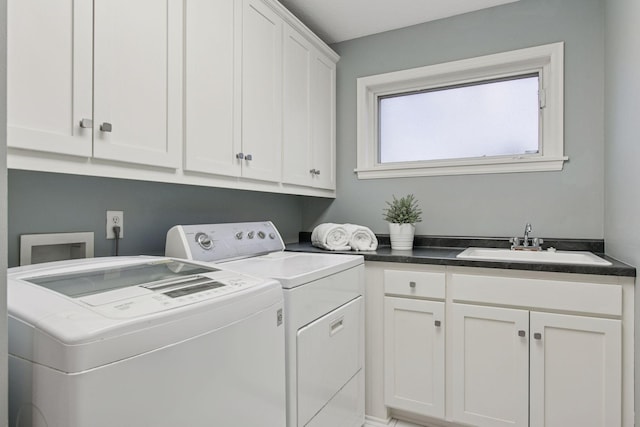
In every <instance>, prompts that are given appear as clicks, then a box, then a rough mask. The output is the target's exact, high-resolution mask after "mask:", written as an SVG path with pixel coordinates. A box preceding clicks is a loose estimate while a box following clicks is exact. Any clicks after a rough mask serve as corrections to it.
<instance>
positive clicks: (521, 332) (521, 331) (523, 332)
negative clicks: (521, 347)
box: [518, 330, 527, 337]
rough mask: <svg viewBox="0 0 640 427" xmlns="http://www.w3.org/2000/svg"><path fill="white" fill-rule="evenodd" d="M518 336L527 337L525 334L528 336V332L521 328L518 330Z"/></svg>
mask: <svg viewBox="0 0 640 427" xmlns="http://www.w3.org/2000/svg"><path fill="white" fill-rule="evenodd" d="M518 336H519V337H525V336H527V333H526V332H525V331H523V330H519V331H518Z"/></svg>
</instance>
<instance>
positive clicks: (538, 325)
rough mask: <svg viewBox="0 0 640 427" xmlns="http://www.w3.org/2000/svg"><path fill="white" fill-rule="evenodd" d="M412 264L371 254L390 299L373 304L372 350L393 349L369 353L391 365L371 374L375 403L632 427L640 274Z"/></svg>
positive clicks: (424, 414)
mask: <svg viewBox="0 0 640 427" xmlns="http://www.w3.org/2000/svg"><path fill="white" fill-rule="evenodd" d="M378 264H380V266H378ZM403 268H406V269H404V270H396V269H394V268H393V267H392V264H389V263H375V262H370V263H368V264H367V269H368V270H369V272H368V273H367V277H368V281H369V282H371V286H372V288H374V289H380V288H382V289H383V291H382V292H381V291H378V292H380V294H379V295H380V296H379V297H375V296H368V300H369V301H370V302H372V303H376V301H378V302H377V304H379V308H377V309H376V308H375V307H368V308H367V310H368V313H369V318H368V319H367V325H370V326H371V328H374V329H376V328H379V329H377V331H373V330H372V331H369V332H368V333H367V336H368V337H369V341H370V344H368V347H367V350H368V351H369V352H371V351H372V350H375V346H376V345H380V347H378V348H380V349H381V350H383V352H382V354H383V355H382V356H377V355H376V354H369V355H368V356H367V360H368V366H367V369H372V368H373V367H376V366H383V367H384V375H381V376H377V375H376V374H375V373H369V374H367V375H368V377H367V378H369V383H368V384H369V387H370V388H369V389H368V390H367V392H368V400H367V401H368V402H369V403H368V407H367V411H368V412H367V414H370V415H371V416H372V417H375V418H376V419H384V417H385V416H387V417H389V416H392V417H393V416H398V417H400V418H403V417H404V418H407V419H409V420H412V421H414V422H418V423H423V424H425V425H428V426H430V425H434V424H435V425H439V420H445V421H447V422H449V423H452V424H451V425H455V426H462V425H464V426H477V427H505V426H515V427H574V426H576V427H577V426H580V427H632V426H633V401H634V393H633V346H634V345H633V334H634V331H633V329H634V321H633V311H634V306H633V301H634V283H633V282H634V281H633V278H617V277H607V276H599V277H598V276H586V275H573V274H566V273H542V272H522V271H510V270H503V271H496V270H487V269H474V268H461V267H457V268H456V267H446V268H442V267H434V268H433V271H429V268H428V267H425V266H416V267H415V271H412V270H410V267H409V266H403ZM476 270H477V272H476ZM381 285H382V286H381ZM376 313H380V314H382V315H383V322H381V323H377V322H376V320H375V319H373V318H372V317H371V316H374V315H376ZM380 314H377V315H380ZM377 325H380V326H377ZM445 327H446V328H445ZM376 333H383V336H384V340H381V341H383V342H380V341H377V340H376V338H375V334H376ZM378 342H380V344H377V343H378ZM379 359H383V360H380V361H378V360H379ZM382 397H383V398H382ZM385 414H386V415H385Z"/></svg>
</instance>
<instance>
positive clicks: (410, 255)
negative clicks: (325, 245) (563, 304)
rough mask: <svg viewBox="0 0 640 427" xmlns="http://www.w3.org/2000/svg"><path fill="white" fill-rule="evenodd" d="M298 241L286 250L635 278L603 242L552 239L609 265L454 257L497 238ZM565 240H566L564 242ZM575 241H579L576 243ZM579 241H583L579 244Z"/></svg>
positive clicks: (559, 246)
mask: <svg viewBox="0 0 640 427" xmlns="http://www.w3.org/2000/svg"><path fill="white" fill-rule="evenodd" d="M300 237H301V239H300V243H292V244H288V245H287V247H286V250H288V251H293V252H316V253H337V254H350V255H356V254H357V255H363V256H364V259H365V261H381V262H397V263H412V264H431V265H451V266H461V267H482V268H500V269H508V270H528V271H547V272H556V273H576V274H594V275H603V276H624V277H635V276H636V269H635V268H634V267H631V266H629V265H627V264H624V263H622V262H620V261H618V260H616V259H614V258H611V257H609V256H606V255H603V254H602V253H601V251H598V249H601V248H602V249H603V248H604V243H602V245H600V244H599V242H600V241H587V240H584V241H579V240H572V241H554V243H555V244H556V246H554V247H556V248H557V249H560V250H587V251H591V252H594V253H596V255H598V256H600V257H602V258H604V259H606V260H607V261H610V262H611V264H612V265H610V266H600V265H577V264H551V263H531V262H517V261H509V262H502V261H479V260H469V259H458V258H456V256H457V255H458V254H459V253H460V252H462V251H463V250H464V249H466V248H467V247H469V246H472V247H497V246H503V245H502V244H500V245H496V244H495V243H496V242H498V240H493V239H464V242H458V241H456V242H453V245H454V246H453V247H451V246H449V245H447V246H414V248H413V250H410V251H398V250H392V249H391V246H390V245H389V244H388V241H387V238H386V236H384V235H383V236H380V238H379V241H380V244H379V245H378V249H377V250H376V251H360V252H356V251H326V250H323V249H320V248H316V247H314V246H312V245H311V242H310V241H308V240H307V239H306V237H307V235H306V234H303V233H301V234H300ZM438 239H439V240H438V242H444V243H449V244H452V242H451V241H445V240H443V239H444V238H438ZM456 240H460V239H456ZM416 241H417V242H420V243H424V242H425V240H424V239H419V238H416ZM566 242H570V243H569V244H568V245H566V244H565V243H566ZM576 242H578V243H580V244H576ZM459 243H466V244H467V246H458V244H459ZM582 243H585V245H583V244H582Z"/></svg>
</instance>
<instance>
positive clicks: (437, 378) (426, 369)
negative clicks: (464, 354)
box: [384, 297, 444, 418]
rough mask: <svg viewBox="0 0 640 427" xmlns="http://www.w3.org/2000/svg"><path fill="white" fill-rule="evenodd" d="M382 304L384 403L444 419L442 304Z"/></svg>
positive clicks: (413, 301)
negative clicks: (383, 327)
mask: <svg viewBox="0 0 640 427" xmlns="http://www.w3.org/2000/svg"><path fill="white" fill-rule="evenodd" d="M384 300H385V301H384V315H385V319H386V320H385V330H384V339H385V354H384V356H385V363H384V369H385V390H384V391H385V394H384V396H385V403H386V404H387V405H388V406H391V407H393V408H398V409H405V410H407V411H411V412H417V413H420V414H424V415H431V416H434V417H440V418H441V417H444V324H443V319H444V302H435V301H424V300H417V299H408V298H395V297H385V299H384Z"/></svg>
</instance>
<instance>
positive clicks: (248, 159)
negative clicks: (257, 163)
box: [244, 154, 253, 161]
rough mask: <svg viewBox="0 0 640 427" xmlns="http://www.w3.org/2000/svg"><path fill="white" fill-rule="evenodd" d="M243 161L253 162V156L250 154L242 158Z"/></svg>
mask: <svg viewBox="0 0 640 427" xmlns="http://www.w3.org/2000/svg"><path fill="white" fill-rule="evenodd" d="M244 159H245V160H247V161H251V160H253V156H252V155H251V154H247V155H246V156H244Z"/></svg>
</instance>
